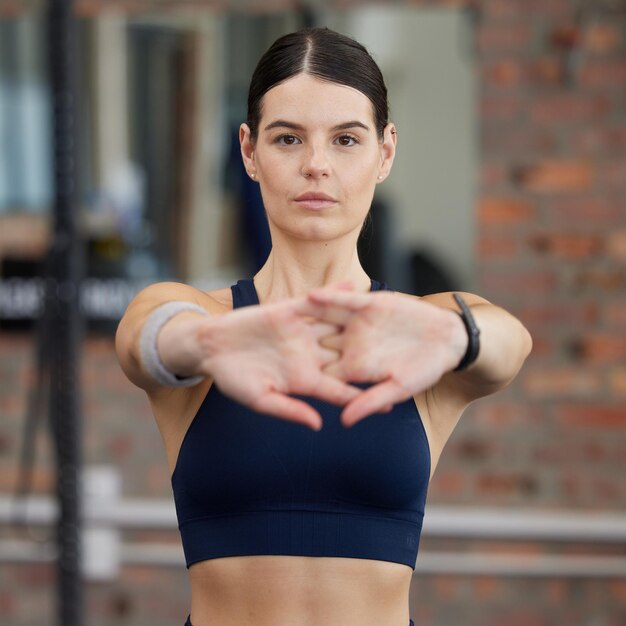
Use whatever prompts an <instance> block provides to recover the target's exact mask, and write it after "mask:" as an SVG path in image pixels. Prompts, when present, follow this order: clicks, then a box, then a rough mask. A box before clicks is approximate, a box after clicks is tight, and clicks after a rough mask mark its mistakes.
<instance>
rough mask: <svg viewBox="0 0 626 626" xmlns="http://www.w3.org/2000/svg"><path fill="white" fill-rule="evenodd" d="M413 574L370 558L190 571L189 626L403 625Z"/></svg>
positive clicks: (260, 559) (269, 559) (265, 561)
mask: <svg viewBox="0 0 626 626" xmlns="http://www.w3.org/2000/svg"><path fill="white" fill-rule="evenodd" d="M412 572H413V570H412V569H411V568H410V567H408V566H406V565H402V564H399V563H390V562H387V561H373V560H367V559H350V558H326V557H300V556H241V557H239V556H238V557H227V558H219V559H211V560H208V561H202V562H200V563H196V564H194V565H192V566H191V567H190V568H189V575H190V579H191V622H192V624H193V626H283V625H284V626H382V625H384V626H407V624H408V623H409V600H408V598H409V586H410V584H411V575H412Z"/></svg>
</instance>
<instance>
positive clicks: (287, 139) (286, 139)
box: [274, 135, 301, 146]
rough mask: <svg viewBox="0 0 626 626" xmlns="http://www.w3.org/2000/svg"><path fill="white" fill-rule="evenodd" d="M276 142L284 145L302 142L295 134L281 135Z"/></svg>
mask: <svg viewBox="0 0 626 626" xmlns="http://www.w3.org/2000/svg"><path fill="white" fill-rule="evenodd" d="M274 143H277V144H280V145H283V146H294V145H295V144H297V143H301V142H300V140H299V139H298V138H297V137H296V136H295V135H279V136H278V137H276V139H275V140H274Z"/></svg>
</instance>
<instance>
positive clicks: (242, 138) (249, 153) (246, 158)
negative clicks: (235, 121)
mask: <svg viewBox="0 0 626 626" xmlns="http://www.w3.org/2000/svg"><path fill="white" fill-rule="evenodd" d="M239 144H240V146H241V158H242V159H243V164H244V167H245V168H246V171H247V172H248V175H249V176H251V177H252V178H254V176H252V174H255V175H256V165H255V164H254V142H253V141H252V133H251V131H250V127H249V126H248V125H247V124H246V123H245V122H244V123H243V124H242V125H241V126H240V127H239Z"/></svg>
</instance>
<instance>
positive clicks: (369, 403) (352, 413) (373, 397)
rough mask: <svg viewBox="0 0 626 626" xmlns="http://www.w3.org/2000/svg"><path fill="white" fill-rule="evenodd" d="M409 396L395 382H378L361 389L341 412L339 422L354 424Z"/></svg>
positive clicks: (346, 424)
mask: <svg viewBox="0 0 626 626" xmlns="http://www.w3.org/2000/svg"><path fill="white" fill-rule="evenodd" d="M408 397H409V395H408V394H407V392H406V390H405V389H403V388H402V387H401V386H400V385H398V383H397V382H395V381H393V380H388V381H385V382H382V383H378V384H377V385H374V386H373V387H370V388H369V389H367V390H365V391H363V393H361V394H360V395H359V396H358V397H356V398H355V399H354V400H353V401H352V402H350V404H348V405H347V406H346V407H345V408H344V410H343V411H342V413H341V423H342V424H343V425H344V426H346V427H350V426H354V424H356V423H357V422H359V421H360V420H362V419H363V418H364V417H367V416H368V415H372V414H373V413H378V412H384V411H383V409H386V408H387V407H389V405H392V406H393V405H394V404H396V403H397V402H401V401H403V400H406V399H407V398H408Z"/></svg>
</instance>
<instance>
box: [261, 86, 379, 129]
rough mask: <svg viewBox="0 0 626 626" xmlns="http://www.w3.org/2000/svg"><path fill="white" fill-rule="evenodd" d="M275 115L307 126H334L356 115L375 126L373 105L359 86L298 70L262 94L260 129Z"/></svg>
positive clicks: (365, 122)
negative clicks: (344, 83)
mask: <svg viewBox="0 0 626 626" xmlns="http://www.w3.org/2000/svg"><path fill="white" fill-rule="evenodd" d="M276 119H285V120H289V121H291V122H298V123H300V124H303V125H305V126H307V125H311V126H317V125H330V126H332V125H335V124H338V123H341V122H345V121H346V119H350V120H353V119H354V120H358V121H361V122H363V124H365V125H367V126H369V127H370V128H371V129H372V130H373V129H374V107H373V105H372V103H371V101H370V99H369V98H368V97H367V96H366V95H365V94H364V93H362V92H360V91H359V90H358V89H354V88H353V87H348V86H346V85H339V84H337V83H332V82H330V81H327V80H321V79H319V78H315V77H314V76H311V75H309V74H298V75H297V76H294V77H292V78H290V79H288V80H286V81H284V82H282V83H280V84H279V85H276V86H275V87H272V88H271V89H270V90H269V91H268V92H267V93H266V94H265V95H264V96H263V102H262V108H261V125H260V126H261V129H262V128H263V127H264V125H265V124H268V123H271V122H272V121H274V120H276Z"/></svg>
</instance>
